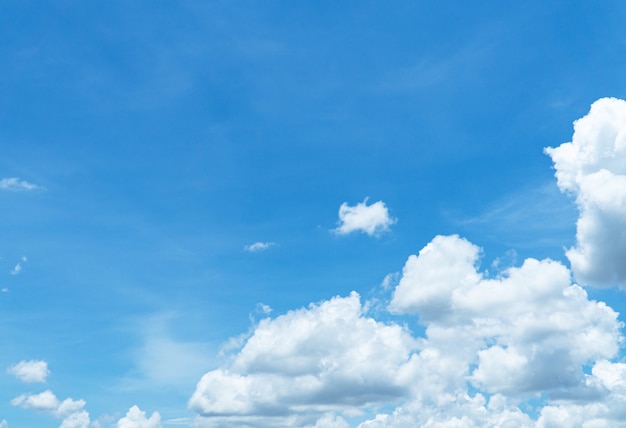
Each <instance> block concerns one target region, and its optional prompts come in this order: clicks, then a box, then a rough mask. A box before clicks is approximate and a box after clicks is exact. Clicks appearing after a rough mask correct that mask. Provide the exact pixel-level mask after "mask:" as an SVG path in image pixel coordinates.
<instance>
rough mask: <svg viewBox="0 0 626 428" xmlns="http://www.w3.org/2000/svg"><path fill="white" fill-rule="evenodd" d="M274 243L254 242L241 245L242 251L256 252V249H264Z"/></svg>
mask: <svg viewBox="0 0 626 428" xmlns="http://www.w3.org/2000/svg"><path fill="white" fill-rule="evenodd" d="M274 245H276V243H274V242H255V243H254V244H250V245H246V246H245V247H243V249H244V251H248V252H250V253H256V252H258V251H264V250H267V249H269V248H270V247H273V246H274Z"/></svg>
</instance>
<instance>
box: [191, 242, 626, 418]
mask: <svg viewBox="0 0 626 428" xmlns="http://www.w3.org/2000/svg"><path fill="white" fill-rule="evenodd" d="M479 254H480V249H479V248H478V247H476V246H475V245H473V244H471V243H470V242H468V241H466V240H464V239H462V238H459V237H458V236H438V237H436V238H435V239H434V240H433V241H432V242H430V243H429V244H428V245H427V246H426V247H425V248H424V249H423V250H422V251H420V253H419V254H418V255H415V256H411V257H409V259H408V261H407V263H406V265H405V267H404V270H403V275H402V278H401V280H400V283H399V284H398V286H397V287H396V288H395V290H394V293H393V298H392V300H391V302H390V306H389V309H390V310H391V311H393V312H395V313H403V314H409V315H417V316H418V317H420V320H421V322H422V323H423V324H424V326H425V327H426V335H425V338H414V337H412V336H411V335H410V334H409V333H408V332H407V330H406V329H404V328H401V327H400V326H398V325H396V324H392V323H389V324H385V323H381V322H377V321H375V320H374V319H372V318H369V317H367V316H366V315H365V314H364V308H363V306H362V305H361V303H360V301H359V297H358V295H357V294H356V293H353V294H352V295H350V296H348V297H345V298H341V297H335V298H333V299H331V300H329V301H325V302H322V303H320V304H317V305H312V306H310V307H309V308H306V309H300V310H297V311H292V312H289V313H288V314H286V315H282V316H279V317H278V318H276V319H265V320H263V321H261V323H260V324H259V325H258V326H257V327H256V329H255V330H254V332H253V334H252V335H251V337H250V338H249V339H248V340H247V341H246V342H245V344H244V345H243V346H242V348H241V349H240V351H239V352H238V353H236V354H235V355H234V357H233V359H232V361H230V362H229V363H228V364H227V365H226V366H225V367H222V368H220V369H217V370H213V371H211V372H209V373H207V374H206V375H205V376H204V377H203V378H202V380H201V381H200V382H199V383H198V386H197V389H196V392H195V393H194V395H193V397H192V398H191V400H190V406H191V407H192V408H193V409H194V410H196V411H197V412H198V413H199V414H201V415H202V416H203V417H202V418H201V419H200V422H199V423H200V425H201V426H237V425H241V426H316V425H315V424H316V423H318V425H319V421H320V420H321V419H320V418H321V417H322V416H325V417H326V418H329V417H330V416H329V415H331V414H332V413H337V412H338V413H341V414H342V415H343V416H344V417H346V416H350V415H356V414H359V412H362V411H367V410H368V409H370V410H371V409H374V408H376V407H378V406H382V405H384V404H389V403H394V402H396V403H399V402H400V401H403V404H402V405H400V406H399V407H397V408H396V410H395V411H393V412H390V413H388V414H379V415H377V416H375V417H374V418H373V419H371V420H368V421H365V422H363V423H362V424H361V426H362V427H363V428H365V427H404V426H468V427H469V426H494V427H495V426H507V424H509V425H510V426H534V425H535V424H536V425H537V426H550V423H551V421H554V420H561V419H563V418H564V417H565V416H564V415H566V416H567V418H570V419H571V420H573V421H575V420H578V419H576V418H577V416H576V415H587V416H588V415H593V414H596V415H597V417H598V418H599V420H600V419H601V420H606V421H610V424H615V423H617V421H619V420H620V414H621V413H620V412H621V410H620V409H621V407H620V406H619V405H618V404H620V403H621V402H622V397H623V398H624V399H626V396H623V395H622V392H623V390H624V386H625V385H626V376H624V375H626V370H625V369H624V367H625V366H624V365H623V364H620V363H611V362H610V361H609V360H610V359H612V358H613V357H615V356H616V355H617V352H618V349H619V345H620V342H621V340H622V337H621V335H620V328H621V324H620V322H619V321H618V320H617V313H616V312H615V311H613V310H612V309H611V308H609V307H608V306H606V305H605V304H604V303H602V302H596V301H593V300H589V298H588V296H587V293H586V292H585V291H584V290H583V289H582V288H581V287H580V286H578V285H576V284H572V282H571V280H570V272H569V270H568V269H567V268H566V267H565V266H563V265H562V264H560V263H558V262H555V261H552V260H542V261H539V260H535V259H528V260H526V261H525V262H524V263H523V264H522V266H520V267H516V268H510V269H508V270H507V271H506V272H505V273H504V274H502V275H501V276H499V277H497V278H488V277H485V276H484V275H483V274H482V273H481V272H479V270H478V269H477V261H478V258H479ZM586 367H592V370H591V373H588V372H586V370H585V368H586ZM538 394H543V396H544V398H546V399H547V400H548V401H549V403H550V404H549V405H548V406H546V407H544V408H543V409H539V410H540V412H541V416H540V417H539V419H538V421H533V420H532V419H531V417H530V416H529V415H528V414H526V413H525V412H523V411H522V410H521V409H522V407H520V406H519V404H520V403H524V402H528V400H530V399H531V398H533V397H536V396H537V395H538ZM581 403H582V404H581ZM585 406H587V407H589V406H592V407H593V406H595V407H593V409H591V408H589V409H588V408H587V407H585ZM592 410H593V411H592ZM602 418H604V419H602ZM333 423H334V424H335V425H336V426H340V425H337V424H339V423H345V420H344V419H341V418H338V417H335V419H334V420H333ZM607 423H609V422H607ZM572 424H573V425H572V426H575V425H576V424H575V422H572ZM329 426H333V425H329ZM613 426H615V425H613Z"/></svg>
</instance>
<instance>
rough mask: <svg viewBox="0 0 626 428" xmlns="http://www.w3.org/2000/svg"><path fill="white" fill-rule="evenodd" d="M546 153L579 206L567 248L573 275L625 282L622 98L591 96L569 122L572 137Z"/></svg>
mask: <svg viewBox="0 0 626 428" xmlns="http://www.w3.org/2000/svg"><path fill="white" fill-rule="evenodd" d="M546 153H548V154H549V155H550V156H551V157H552V160H553V162H554V168H555V170H556V173H555V175H556V178H557V182H558V186H559V188H560V189H561V191H564V192H568V193H570V194H572V195H574V196H575V197H576V203H577V205H578V208H579V210H580V217H579V219H578V222H577V231H576V239H577V244H576V246H575V247H574V248H572V249H570V250H569V251H568V252H567V257H568V258H569V260H570V262H571V264H572V270H573V271H574V274H575V276H576V279H577V280H578V281H580V282H581V283H584V284H589V285H597V286H611V285H619V286H621V287H626V233H624V231H625V230H626V101H623V100H618V99H615V98H602V99H600V100H598V101H596V102H595V103H593V104H592V106H591V109H590V111H589V113H588V114H587V115H586V116H584V117H583V118H581V119H579V120H577V121H576V122H574V136H573V137H572V141H571V142H569V143H564V144H561V145H560V146H559V147H557V148H547V149H546Z"/></svg>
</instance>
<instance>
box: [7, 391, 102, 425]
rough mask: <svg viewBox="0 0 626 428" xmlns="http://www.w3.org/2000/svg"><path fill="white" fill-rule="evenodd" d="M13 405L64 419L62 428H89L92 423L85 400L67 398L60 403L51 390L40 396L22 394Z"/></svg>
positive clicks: (12, 401)
mask: <svg viewBox="0 0 626 428" xmlns="http://www.w3.org/2000/svg"><path fill="white" fill-rule="evenodd" d="M11 404H12V405H13V406H17V407H22V408H24V409H32V410H36V411H39V412H44V413H48V414H49V415H51V416H53V417H55V418H58V419H62V422H61V425H60V427H61V428H87V427H88V426H89V423H90V420H89V413H87V411H86V410H84V407H85V400H74V399H72V398H66V399H65V400H63V401H59V399H58V398H57V397H56V395H54V393H53V392H52V391H50V390H46V391H44V392H41V393H39V394H22V395H20V396H18V397H15V398H14V399H13V400H11Z"/></svg>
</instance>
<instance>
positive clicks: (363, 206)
mask: <svg viewBox="0 0 626 428" xmlns="http://www.w3.org/2000/svg"><path fill="white" fill-rule="evenodd" d="M367 199H368V198H365V200H364V201H363V202H359V203H357V204H356V205H354V206H351V205H348V204H347V203H346V202H344V203H343V204H341V206H340V207H339V226H338V227H337V228H336V229H333V231H334V232H335V233H337V234H339V235H347V234H350V233H353V232H363V233H366V234H367V235H369V236H375V235H379V234H381V233H383V232H387V231H388V230H389V228H390V227H391V225H393V224H394V223H396V221H397V220H396V219H395V218H392V217H391V216H390V215H389V210H388V209H387V206H386V205H385V203H384V202H383V201H378V202H374V203H373V204H371V205H367Z"/></svg>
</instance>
